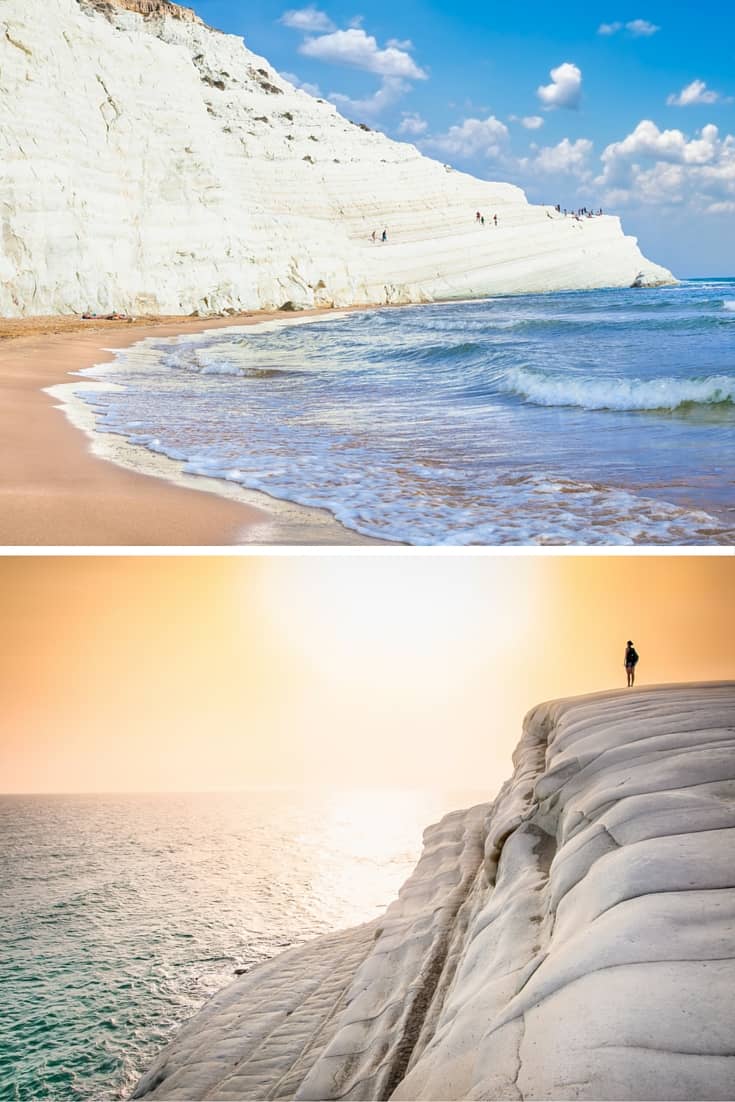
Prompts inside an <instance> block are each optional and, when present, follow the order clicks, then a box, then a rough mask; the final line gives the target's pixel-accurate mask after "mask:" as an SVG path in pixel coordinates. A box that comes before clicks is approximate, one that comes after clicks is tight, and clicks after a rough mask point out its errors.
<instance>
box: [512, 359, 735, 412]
mask: <svg viewBox="0 0 735 1102" xmlns="http://www.w3.org/2000/svg"><path fill="white" fill-rule="evenodd" d="M506 386H507V389H508V391H509V392H510V393H513V394H517V395H519V397H521V398H525V399H526V400H527V401H529V402H533V403H535V404H536V405H540V406H578V407H579V408H580V409H590V410H594V409H609V410H659V409H661V410H674V409H679V408H681V407H682V406H688V405H718V404H721V403H732V402H733V400H735V379H730V378H728V377H727V376H726V375H710V376H708V377H706V378H700V379H697V378H691V379H673V378H660V379H645V380H644V379H622V378H618V379H589V378H587V379H583V378H579V377H577V376H574V375H571V374H565V375H560V374H551V373H549V374H546V373H544V372H541V371H534V370H529V369H528V368H524V367H518V368H514V369H512V370H510V371H508V372H507V373H506Z"/></svg>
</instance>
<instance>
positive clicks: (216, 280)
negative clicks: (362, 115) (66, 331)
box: [0, 0, 673, 317]
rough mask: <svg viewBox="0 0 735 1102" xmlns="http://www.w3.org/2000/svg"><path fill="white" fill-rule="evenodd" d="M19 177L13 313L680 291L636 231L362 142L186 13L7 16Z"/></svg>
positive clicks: (0, 260) (92, 6)
mask: <svg viewBox="0 0 735 1102" xmlns="http://www.w3.org/2000/svg"><path fill="white" fill-rule="evenodd" d="M0 162H1V163H2V166H3V181H2V189H0V315H4V316H8V317H18V316H24V315H34V314H36V315H39V314H65V313H74V312H76V313H81V312H84V311H89V310H91V311H96V312H108V311H114V310H117V311H119V310H122V311H126V312H129V313H159V314H182V313H190V312H199V313H202V314H207V313H214V312H227V311H233V312H234V311H239V310H245V309H258V308H272V307H278V306H281V305H283V304H284V303H286V302H290V303H292V304H294V305H295V306H296V307H307V306H315V305H316V306H328V305H335V306H345V305H371V304H376V303H388V302H428V301H434V300H439V299H453V298H465V297H473V296H480V295H487V294H493V293H512V292H535V291H552V290H565V289H566V290H574V289H581V288H594V287H612V286H614V287H625V286H631V285H632V284H634V283H635V284H636V285H641V286H643V285H651V284H657V283H666V282H672V281H673V277H672V276H671V273H670V272H668V271H666V269H664V268H661V267H660V266H658V265H656V264H652V263H651V262H649V261H648V260H646V258H645V257H644V256H642V254H641V252H640V251H639V249H638V246H637V244H636V241H635V239H634V238H632V237H626V236H625V235H624V234H623V231H622V228H621V225H620V221H619V219H618V218H615V217H600V218H595V219H585V220H583V221H579V222H578V221H575V220H574V219H571V218H567V219H565V218H563V217H562V216H560V215H557V213H556V211H553V210H552V209H551V208H548V209H547V208H544V207H538V206H532V205H531V204H529V203H528V202H527V200H526V197H525V195H524V194H523V192H522V191H521V190H520V189H519V188H517V187H513V186H512V185H510V184H503V183H489V182H487V181H483V180H477V179H474V178H473V177H471V176H468V175H466V174H464V173H461V172H456V171H453V170H452V169H450V168H449V167H448V166H445V165H443V164H440V163H438V162H437V161H433V160H431V159H429V158H427V157H424V156H422V155H421V154H420V153H419V151H418V150H417V149H416V148H415V147H414V146H412V145H408V144H406V143H402V142H395V141H392V140H391V139H389V138H387V137H386V136H385V135H383V134H379V133H376V132H373V131H370V130H369V129H368V128H367V127H364V126H358V125H356V124H355V123H352V122H350V121H349V120H347V119H345V118H343V117H342V116H341V115H340V114H339V113H338V112H337V111H336V109H335V108H334V107H333V106H332V105H331V104H329V103H326V102H324V101H323V100H320V99H314V98H313V97H312V96H309V95H308V94H307V93H306V92H303V91H301V90H298V89H296V88H294V87H293V85H291V84H290V83H289V82H288V81H287V80H285V79H284V78H283V77H281V76H280V75H279V74H278V73H277V72H276V71H275V70H274V69H273V67H272V66H271V65H270V64H269V63H268V62H267V61H266V60H265V59H264V58H262V57H258V56H257V55H256V54H254V53H252V52H251V51H250V50H248V49H247V47H246V46H245V45H244V43H243V41H242V39H240V38H236V37H234V36H232V35H227V34H222V33H220V32H218V31H215V30H212V29H211V28H209V27H207V26H206V25H205V24H204V23H203V22H202V21H201V20H200V19H199V18H198V17H197V16H196V15H195V14H194V13H193V12H191V11H190V10H189V9H187V8H185V7H182V6H180V5H178V4H173V3H169V2H168V0H0ZM477 209H480V210H483V211H484V212H486V213H487V214H488V216H490V215H493V214H497V215H498V219H499V227H498V229H497V230H496V229H495V228H494V227H492V228H491V227H490V226H489V225H488V226H486V227H480V226H478V225H476V224H475V217H474V216H475V211H476V210H477ZM383 229H387V231H388V242H387V244H386V245H382V244H375V243H373V241H372V240H371V238H372V233H373V231H377V233H378V235H380V234H381V233H382V231H383Z"/></svg>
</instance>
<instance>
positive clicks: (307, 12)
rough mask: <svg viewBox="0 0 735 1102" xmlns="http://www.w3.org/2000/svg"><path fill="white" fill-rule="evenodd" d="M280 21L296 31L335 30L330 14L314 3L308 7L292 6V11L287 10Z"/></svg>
mask: <svg viewBox="0 0 735 1102" xmlns="http://www.w3.org/2000/svg"><path fill="white" fill-rule="evenodd" d="M278 22H279V23H283V25H284V27H291V28H292V29H293V30H295V31H307V32H311V33H314V32H318V31H333V30H334V23H333V22H332V20H331V19H330V18H329V16H328V15H327V14H326V13H325V12H323V11H319V10H318V8H315V7H314V6H313V4H310V5H309V7H308V8H292V9H291V10H290V11H285V12H284V13H283V15H282V16H281V18H280V19H279V20H278Z"/></svg>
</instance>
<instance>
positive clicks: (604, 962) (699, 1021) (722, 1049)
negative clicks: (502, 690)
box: [134, 682, 735, 1102]
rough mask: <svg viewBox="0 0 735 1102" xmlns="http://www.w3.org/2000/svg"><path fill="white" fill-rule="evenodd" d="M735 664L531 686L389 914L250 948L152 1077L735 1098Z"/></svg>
mask: <svg viewBox="0 0 735 1102" xmlns="http://www.w3.org/2000/svg"><path fill="white" fill-rule="evenodd" d="M734 721H735V682H717V683H710V684H691V685H673V686H659V687H653V688H641V689H635V690H630V691H623V692H611V693H601V694H596V695H593V696H588V697H578V698H574V699H568V700H560V701H555V702H552V703H549V704H544V705H541V706H539V707H538V708H536V709H534V710H533V711H532V712H531V713H530V714H529V715H528V716H527V718H526V721H525V725H524V734H523V738H522V739H521V742H520V744H519V746H518V748H517V750H516V753H515V756H514V762H515V773H514V776H513V777H512V779H511V780H510V781H508V782H507V783H506V784H505V785H504V787H503V788H502V789H501V791H500V793H499V795H498V797H497V798H496V799H495V800H494V801H493V803H491V804H486V805H480V806H478V807H475V808H472V809H470V810H469V811H458V812H454V813H453V814H451V815H448V816H446V817H445V818H444V819H443V820H442V821H441V822H440V823H439V824H437V825H436V826H434V827H431V828H429V830H428V831H427V832H426V834H425V848H424V853H423V855H422V857H421V860H420V862H419V864H418V866H417V868H416V870H415V872H414V873H413V875H412V876H411V877H410V879H409V880H408V881H407V883H406V884H405V885H404V887H403V889H402V890H401V893H400V895H399V898H398V900H397V901H396V902H395V903H394V904H392V906H391V907H390V908H389V909H388V911H387V912H386V914H385V916H384V917H383V918H382V919H380V920H378V921H376V922H372V923H368V924H367V925H365V926H362V927H359V928H358V929H356V930H353V931H347V932H346V933H342V934H336V935H331V936H329V937H325V938H321V939H318V940H316V941H314V942H312V943H310V944H309V945H307V946H305V947H302V948H298V949H294V950H291V951H290V952H287V953H285V954H283V955H282V956H279V957H276V958H275V959H273V960H271V961H269V962H267V963H266V964H263V965H261V966H259V967H257V968H255V969H254V970H253V971H252V972H251V973H249V974H248V975H246V976H244V977H242V978H241V979H239V980H237V981H236V982H235V983H233V984H232V985H231V986H229V987H228V988H226V989H225V990H224V991H222V992H220V993H219V994H218V995H217V996H216V997H215V998H214V999H213V1000H212V1001H211V1002H210V1003H208V1004H207V1006H206V1007H205V1008H204V1009H203V1010H202V1011H201V1012H200V1013H199V1014H198V1015H197V1016H196V1017H194V1018H193V1019H192V1020H191V1021H190V1022H189V1023H188V1024H187V1026H186V1027H185V1028H184V1029H183V1030H182V1031H181V1033H180V1034H179V1035H178V1036H177V1037H176V1038H175V1039H174V1040H173V1041H172V1042H171V1044H170V1045H169V1046H168V1047H167V1048H166V1049H164V1050H163V1052H162V1053H161V1054H160V1056H159V1057H158V1059H157V1060H156V1061H155V1063H154V1065H153V1067H152V1068H151V1069H150V1071H149V1072H148V1073H147V1074H146V1075H145V1076H144V1077H143V1079H142V1080H141V1081H140V1083H139V1085H138V1088H137V1090H136V1092H135V1095H134V1097H135V1098H147V1099H203V1098H207V1099H230V1100H235V1099H313V1100H315V1099H322V1100H324V1099H362V1100H368V1099H387V1098H392V1099H396V1100H398V1099H403V1100H408V1099H416V1100H417V1099H421V1100H431V1099H444V1100H447V1099H491V1100H492V1099H518V1100H522V1102H523V1100H527V1099H571V1098H575V1099H598V1100H603V1099H669V1100H674V1099H690V1100H692V1099H732V1098H733V1097H735V1047H734V1041H735V1000H733V997H732V992H733V985H734V984H735V864H734V863H733V856H732V855H733V844H734V843H735V753H734V751H735V722H734Z"/></svg>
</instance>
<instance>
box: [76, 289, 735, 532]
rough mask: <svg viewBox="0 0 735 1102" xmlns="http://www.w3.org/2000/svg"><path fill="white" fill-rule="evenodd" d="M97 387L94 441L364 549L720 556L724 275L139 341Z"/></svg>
mask: <svg viewBox="0 0 735 1102" xmlns="http://www.w3.org/2000/svg"><path fill="white" fill-rule="evenodd" d="M93 374H96V375H99V374H100V373H99V371H97V372H96V373H93ZM101 377H102V378H104V379H106V380H107V381H109V380H110V376H109V375H102V376H101ZM113 377H114V380H115V382H117V383H120V384H121V388H116V389H113V390H108V391H105V392H95V393H93V394H90V393H89V392H87V400H88V401H89V402H90V403H91V404H92V405H93V407H94V409H95V411H96V413H97V426H98V428H99V429H100V430H102V431H105V430H106V431H113V432H116V433H119V434H122V435H124V436H125V437H127V438H128V439H129V440H130V441H131V442H134V443H138V444H142V445H144V446H145V447H147V448H149V449H150V450H151V451H154V452H159V453H163V454H165V455H168V456H170V457H172V458H173V459H178V460H180V461H183V463H184V464H185V469H186V470H187V471H189V472H190V473H194V474H202V475H210V476H214V477H219V478H223V479H229V480H230V481H234V482H239V483H242V484H243V485H245V486H248V487H251V488H254V489H259V490H263V491H266V492H267V493H269V494H271V495H272V496H274V497H278V498H285V499H288V500H291V501H295V502H300V503H302V504H305V505H312V506H321V507H323V508H326V509H328V510H330V511H331V512H332V513H333V514H334V515H335V516H336V517H337V518H338V519H339V520H340V521H341V522H342V523H343V524H345V525H347V526H348V527H350V528H352V529H355V530H356V531H359V532H361V533H364V534H366V535H369V536H377V537H383V538H386V539H391V540H398V541H402V542H406V543H411V544H471V543H481V544H482V543H487V544H498V543H537V544H563V543H587V544H595V543H606V544H631V543H659V544H665V543H680V544H706V543H733V542H735V492H734V490H735V280H698V281H689V282H685V283H683V284H681V285H680V286H677V287H666V288H658V289H655V290H623V291H600V292H579V293H569V294H552V295H525V296H516V297H509V298H496V299H489V300H485V301H479V302H471V303H456V304H453V305H441V306H428V307H413V308H407V309H397V310H382V311H365V312H361V313H356V314H351V315H348V316H347V317H344V318H342V319H334V320H332V321H322V322H316V323H313V324H308V325H298V326H294V327H292V328H282V329H279V330H276V331H268V332H252V331H251V332H248V331H247V330H243V329H239V330H218V331H215V332H212V333H210V334H209V335H204V336H202V335H200V336H196V337H191V336H188V337H181V338H178V339H176V340H174V341H158V340H148V341H145V342H140V343H139V344H138V345H136V346H134V347H133V348H132V349H129V350H127V351H125V352H123V353H120V354H119V357H118V363H117V366H116V368H115V370H114V374H113ZM79 393H80V394H84V393H85V392H84V386H83V385H81V386H80V388H79Z"/></svg>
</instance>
